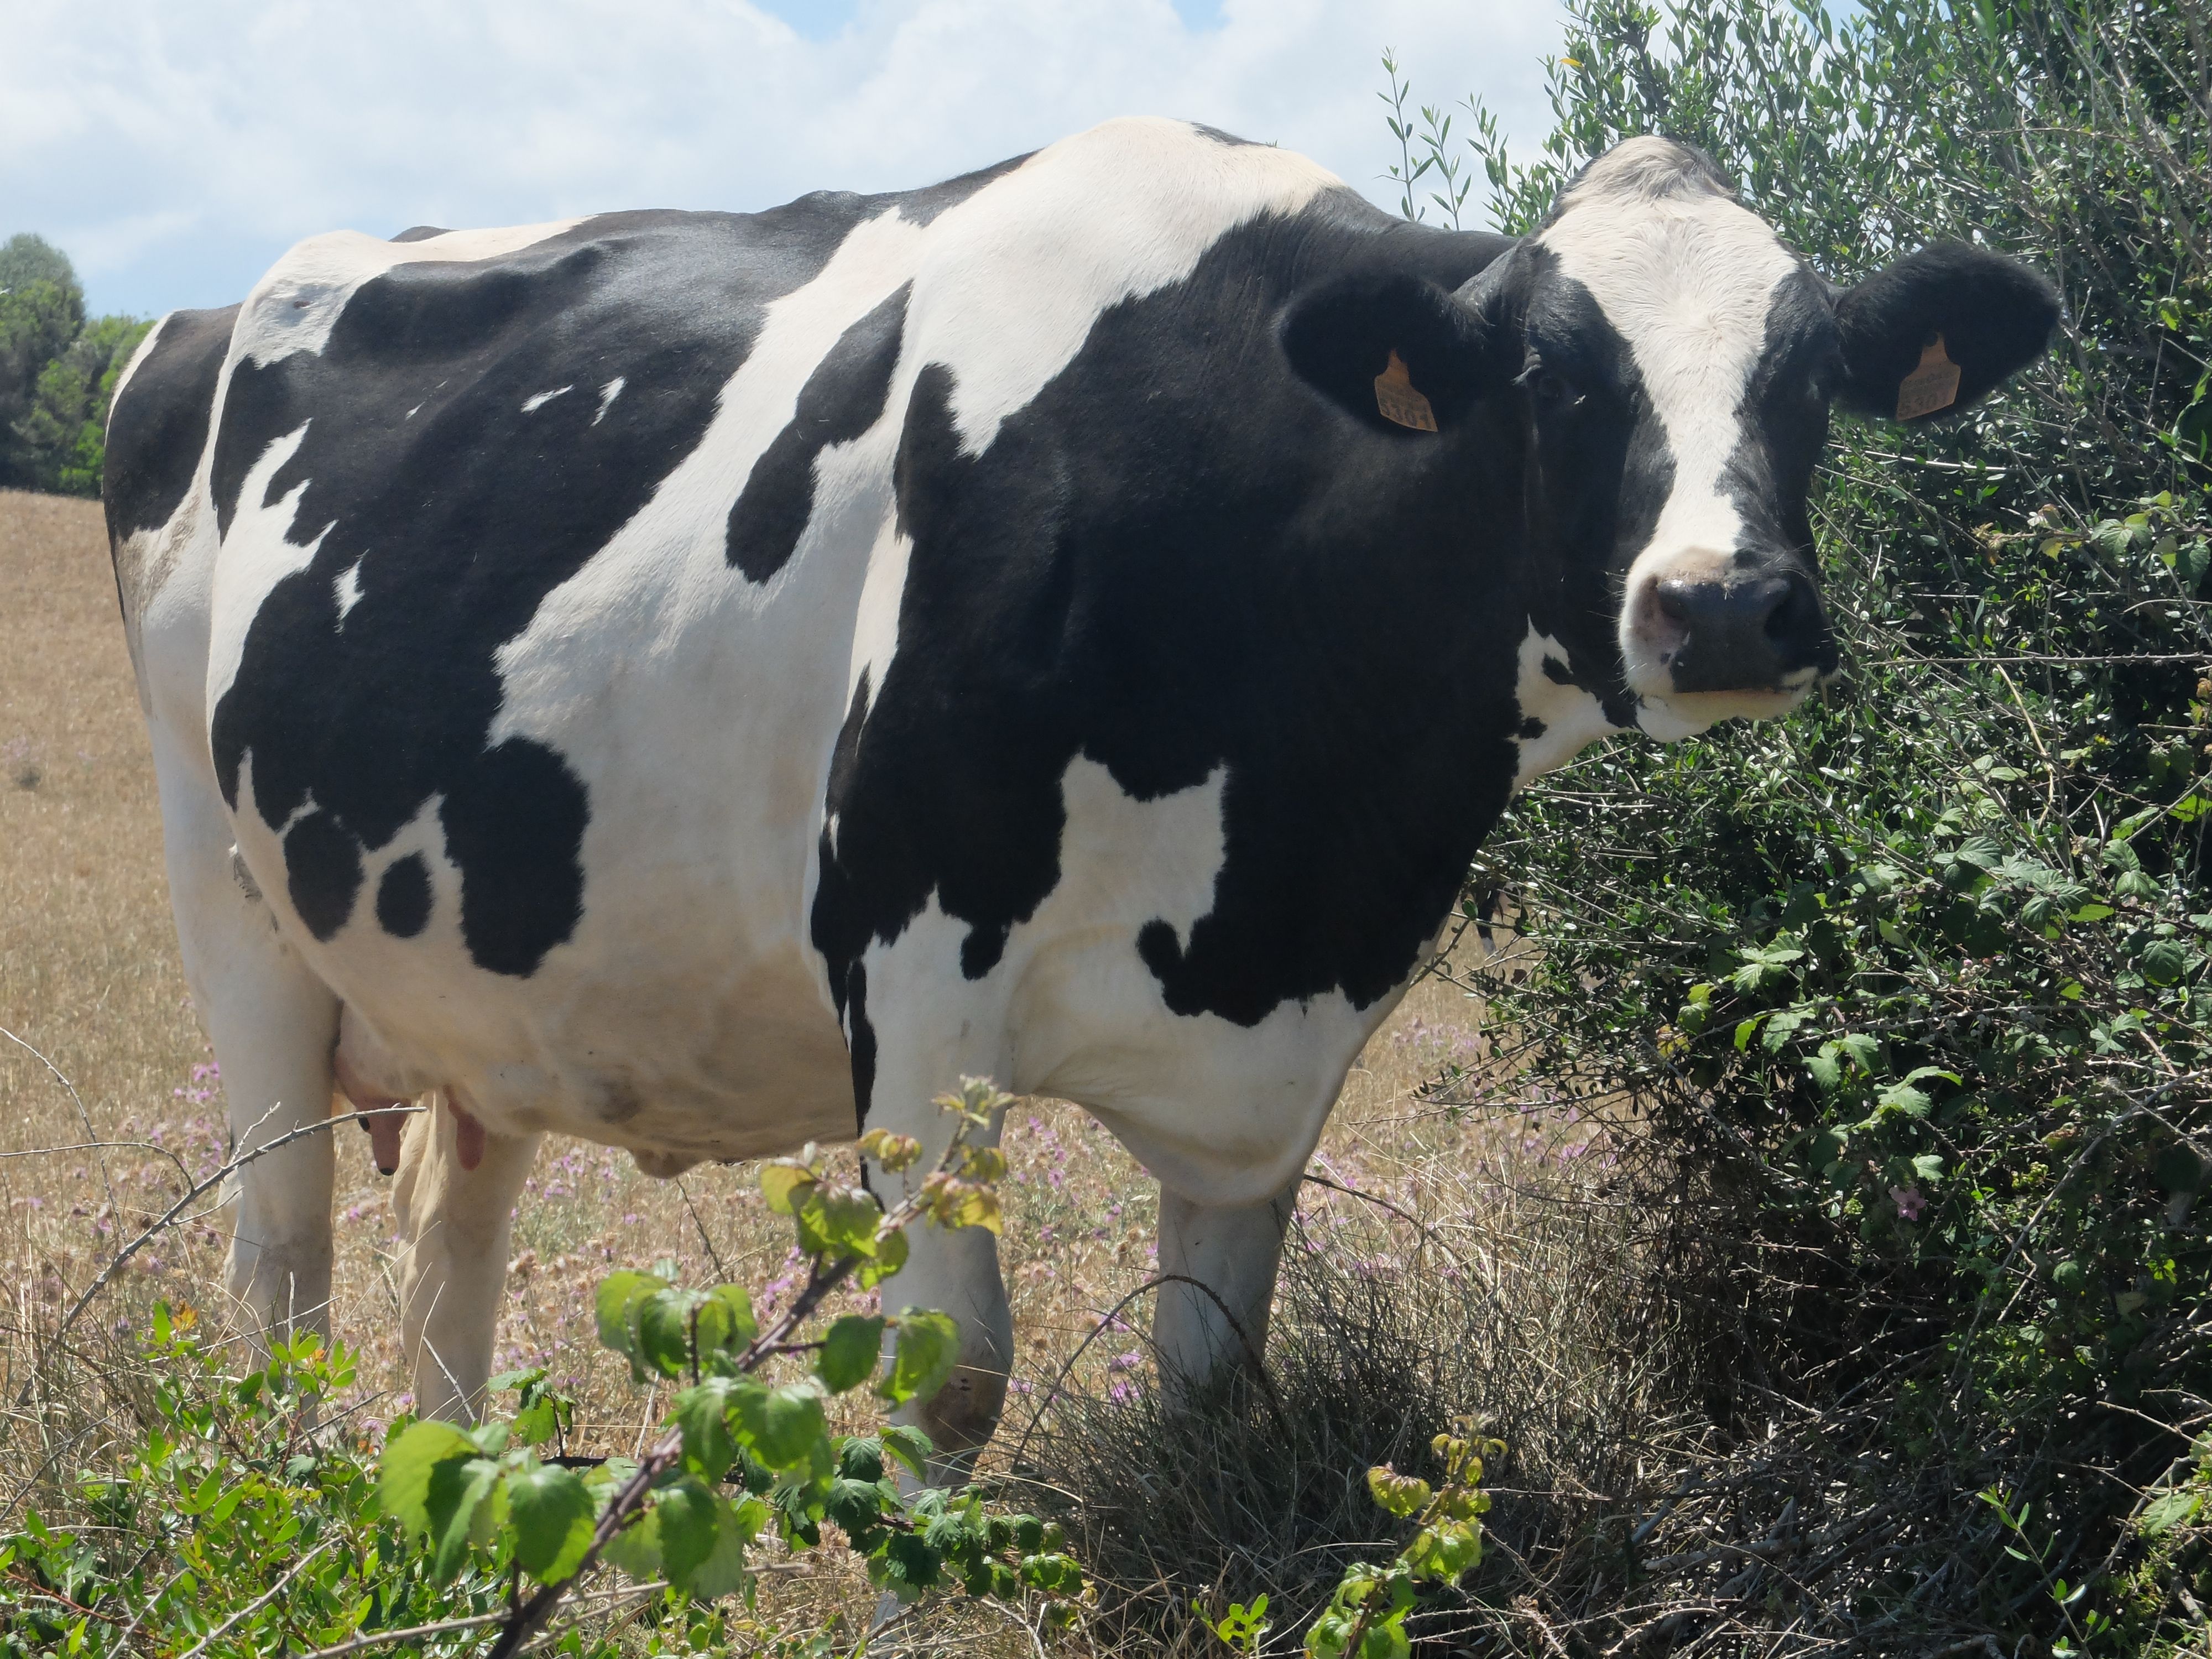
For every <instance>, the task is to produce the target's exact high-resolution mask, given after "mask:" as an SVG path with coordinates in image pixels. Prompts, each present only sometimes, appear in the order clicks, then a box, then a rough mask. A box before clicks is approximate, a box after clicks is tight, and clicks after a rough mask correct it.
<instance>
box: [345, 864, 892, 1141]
mask: <svg viewBox="0 0 2212 1659" xmlns="http://www.w3.org/2000/svg"><path fill="white" fill-rule="evenodd" d="M691 896H693V897H694V898H695V899H696V900H698V901H699V908H698V909H697V910H696V913H695V915H696V919H697V920H699V921H704V922H711V921H733V920H734V918H733V917H732V916H731V915H729V914H728V913H727V911H726V910H723V911H722V912H720V914H718V912H717V908H716V907H715V906H714V904H713V902H712V898H713V896H712V894H711V893H709V892H707V891H704V890H700V891H696V892H694V893H693V894H692V895H691ZM642 920H643V919H642V918H640V917H629V918H624V919H623V920H622V921H609V922H607V923H606V924H605V925H604V926H601V927H595V928H593V929H592V930H591V933H590V934H589V936H588V937H586V938H580V939H579V942H578V945H577V946H576V947H575V949H574V951H570V952H568V953H567V954H568V959H567V960H565V961H563V962H562V963H558V964H554V963H549V964H548V966H547V968H546V969H543V970H541V971H540V972H539V973H538V975H535V976H533V977H532V979H531V980H529V981H522V982H515V983H510V984H494V985H487V984H485V983H484V978H485V976H484V975H482V973H481V972H480V971H478V970H476V969H470V968H462V969H460V971H459V972H458V973H441V972H440V971H438V970H437V969H433V968H430V967H429V966H428V964H427V963H425V962H423V961H422V960H420V959H419V958H418V959H417V960H416V961H415V962H414V963H410V964H408V966H409V968H410V969H411V971H409V972H406V973H404V974H386V973H380V972H378V971H376V964H374V963H373V961H372V960H371V957H372V954H373V953H368V952H362V953H359V954H358V955H357V956H349V957H347V958H345V959H343V960H341V961H340V962H339V963H337V964H336V965H335V971H333V972H332V973H331V975H330V976H331V979H332V980H333V981H334V984H335V987H336V988H337V989H338V990H339V992H340V994H342V995H343V996H344V997H345V999H346V1002H347V1007H348V1025H347V1035H346V1037H345V1040H344V1042H345V1046H346V1047H347V1048H349V1049H350V1048H360V1049H361V1051H362V1058H365V1059H366V1060H367V1064H368V1066H369V1067H370V1068H371V1070H372V1071H373V1072H378V1073H381V1075H382V1077H383V1078H384V1079H385V1082H386V1086H390V1087H391V1091H392V1092H393V1093H411V1092H414V1091H416V1090H418V1089H420V1088H422V1087H425V1086H428V1085H444V1086H447V1087H449V1088H451V1089H453V1091H455V1092H456V1094H457V1095H458V1097H459V1098H460V1100H461V1101H462V1102H463V1103H465V1105H466V1106H467V1107H468V1108H469V1109H470V1110H471V1112H472V1113H473V1114H474V1115H476V1116H477V1118H479V1119H480V1120H481V1121H483V1123H484V1124H485V1126H486V1127H489V1128H490V1129H492V1130H494V1131H495V1132H499V1133H540V1132H549V1131H550V1132H552V1133H561V1134H568V1135H574V1136H577V1137H579V1138H581V1139H587V1140H592V1141H597V1142H599V1143H601V1144H603V1145H608V1146H623V1147H627V1148H629V1150H631V1151H633V1152H638V1153H641V1154H645V1155H648V1157H649V1158H659V1159H660V1160H663V1161H666V1160H675V1161H680V1162H687V1163H688V1162H696V1161H698V1160H701V1159H706V1158H754V1157H762V1156H767V1155H770V1154H774V1153H777V1152H788V1151H792V1150H794V1149H795V1148H797V1147H798V1146H801V1145H803V1144H804V1143H805V1142H806V1141H808V1140H812V1139H824V1140H834V1139H846V1138H848V1137H849V1136H850V1135H851V1134H852V1133H854V1103H853V1089H852V1081H851V1071H850V1062H849V1060H848V1054H847V1050H846V1046H845V1042H844V1037H843V1035H842V1032H841V1031H840V1030H839V1029H838V1025H837V1023H836V1018H835V1016H834V1014H833V1013H832V1012H830V1010H829V1008H828V1006H826V1003H825V1000H824V999H823V995H822V993H821V990H820V987H819V985H818V983H817V981H816V979H815V977H814V976H813V975H811V974H810V973H809V972H808V971H807V970H806V964H805V962H804V961H803V960H800V959H799V958H798V957H796V955H795V953H784V955H783V959H782V960H776V959H775V958H774V957H770V956H769V955H766V954H761V953H750V952H744V953H741V952H739V951H734V950H732V951H726V952H724V953H722V954H720V955H719V956H717V955H715V954H714V953H712V952H710V951H704V950H693V951H688V952H686V951H671V950H670V949H669V948H668V940H667V939H666V938H665V935H662V934H660V933H658V932H657V931H656V930H654V929H652V928H650V927H639V926H635V925H634V924H635V923H636V922H637V921H642ZM626 923H627V924H632V925H625V924H626ZM724 937H725V938H728V937H730V935H728V934H725V935H724ZM356 1021H358V1022H360V1023H361V1024H362V1025H363V1026H365V1027H366V1028H367V1031H368V1033H369V1034H373V1035H370V1036H368V1037H367V1038H366V1040H364V1039H363V1038H362V1037H357V1036H356V1034H355V1030H354V1022H356ZM360 1067H361V1059H360V1058H357V1059H356V1070H358V1069H360Z"/></svg>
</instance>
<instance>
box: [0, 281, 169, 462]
mask: <svg viewBox="0 0 2212 1659" xmlns="http://www.w3.org/2000/svg"><path fill="white" fill-rule="evenodd" d="M152 327H153V324H151V323H150V322H142V321H141V320H139V319H137V318H136V317H97V318H94V319H93V320H92V321H90V322H88V323H87V324H86V325H84V328H83V329H82V331H81V332H79V334H78V335H77V337H76V339H74V340H72V341H71V342H70V343H69V345H68V347H67V348H66V349H64V351H63V352H62V353H61V355H60V356H58V357H56V358H55V359H54V360H53V361H52V362H50V363H48V364H47V365H46V368H43V369H41V370H40V372H39V379H38V382H37V384H36V386H33V389H32V396H31V406H30V408H29V409H28V410H27V411H26V412H25V413H24V414H23V416H21V418H20V419H18V420H17V421H16V422H15V424H14V426H13V428H11V430H10V437H11V439H12V442H11V444H10V446H9V447H10V449H11V451H12V453H13V454H14V457H15V462H16V471H17V474H18V476H19V477H20V479H21V482H23V483H27V485H28V486H29V487H30V488H31V489H48V490H54V491H57V492H58V493H60V494H62V495H98V494H99V493H100V466H101V464H102V462H103V461H104V460H105V459H106V429H107V406H108V404H109V403H110V402H111V401H112V399H113V398H114V396H115V386H116V382H117V381H118V380H121V379H122V378H123V370H124V368H125V366H126V365H128V364H129V362H131V354H132V353H133V352H135V351H136V350H137V349H138V343H139V342H140V341H142V340H143V339H144V338H145V337H146V332H147V331H148V330H149V329H150V328H152Z"/></svg>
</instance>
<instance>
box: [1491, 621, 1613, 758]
mask: <svg viewBox="0 0 2212 1659" xmlns="http://www.w3.org/2000/svg"><path fill="white" fill-rule="evenodd" d="M1547 657H1548V658H1550V659H1553V661H1555V662H1557V663H1558V664H1559V665H1560V666H1561V667H1562V668H1564V667H1565V666H1566V665H1567V663H1568V661H1569V658H1568V656H1567V647H1565V646H1564V645H1561V644H1560V643H1559V641H1557V640H1555V639H1553V638H1552V637H1551V636H1550V635H1548V634H1545V633H1541V632H1540V631H1539V630H1538V629H1537V628H1536V625H1535V624H1534V623H1530V624H1529V625H1528V632H1527V633H1526V634H1524V635H1522V638H1521V657H1520V672H1519V676H1518V678H1516V681H1515V682H1514V690H1513V696H1514V700H1515V701H1516V702H1518V703H1519V704H1520V705H1521V714H1522V719H1524V720H1527V719H1532V718H1533V719H1535V720H1541V721H1543V723H1544V729H1543V731H1542V732H1540V733H1539V734H1538V735H1536V736H1535V737H1533V738H1515V739H1514V748H1515V749H1516V751H1517V752H1518V753H1519V756H1520V764H1519V766H1518V768H1517V769H1516V771H1515V773H1514V776H1513V787H1514V789H1515V791H1516V793H1517V792H1519V791H1520V790H1522V789H1525V788H1527V787H1528V785H1529V784H1530V783H1532V782H1533V781H1535V779H1537V778H1538V777H1540V776H1541V775H1543V774H1544V773H1546V772H1549V771H1551V770H1553V769H1554V768H1556V767H1561V766H1565V764H1566V763H1568V762H1569V761H1571V760H1572V759H1573V758H1574V757H1576V756H1577V755H1579V754H1580V753H1582V751H1583V750H1584V749H1587V748H1588V747H1589V745H1590V744H1593V743H1595V742H1596V741H1597V740H1598V739H1599V738H1603V737H1607V736H1610V735H1611V734H1612V733H1613V732H1617V731H1619V730H1620V727H1619V726H1615V725H1613V722H1612V721H1610V720H1607V719H1606V717H1605V709H1604V708H1603V706H1602V705H1601V704H1600V703H1599V702H1598V700H1597V699H1596V698H1595V696H1591V695H1590V694H1589V692H1587V691H1585V690H1583V689H1582V687H1580V686H1579V685H1562V684H1559V681H1557V680H1555V679H1553V678H1552V677H1551V676H1550V675H1548V674H1547V673H1546V672H1545V671H1544V659H1546V658H1547Z"/></svg>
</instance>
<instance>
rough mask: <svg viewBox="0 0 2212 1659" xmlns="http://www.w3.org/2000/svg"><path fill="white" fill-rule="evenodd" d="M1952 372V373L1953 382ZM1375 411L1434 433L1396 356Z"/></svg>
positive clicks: (1428, 412) (1380, 384)
mask: <svg viewBox="0 0 2212 1659" xmlns="http://www.w3.org/2000/svg"><path fill="white" fill-rule="evenodd" d="M1955 374H1956V371H1954V378H1955ZM1375 407H1376V409H1377V410H1381V411H1382V415H1383V419H1384V420H1386V421H1395V422H1397V423H1398V424H1399V425H1400V426H1409V427H1411V428H1413V430H1414V431H1416V432H1434V431H1435V430H1436V429H1437V412H1436V410H1433V409H1431V408H1430V407H1429V400H1428V399H1427V398H1424V397H1423V396H1421V394H1420V393H1419V392H1416V391H1414V390H1413V376H1412V375H1410V374H1407V372H1406V360H1405V359H1404V358H1403V357H1401V356H1399V355H1398V354H1397V353H1396V352H1395V351H1394V352H1392V353H1391V354H1390V366H1389V368H1386V369H1384V370H1383V372H1382V373H1381V374H1377V375H1376V377H1375Z"/></svg>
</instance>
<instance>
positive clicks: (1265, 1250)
mask: <svg viewBox="0 0 2212 1659" xmlns="http://www.w3.org/2000/svg"><path fill="white" fill-rule="evenodd" d="M1297 1193H1298V1185H1297V1180H1295V1179H1294V1180H1293V1181H1292V1182H1291V1184H1290V1186H1289V1187H1288V1188H1285V1189H1284V1190H1283V1191H1282V1192H1279V1193H1278V1194H1276V1195H1275V1196H1274V1197H1273V1198H1272V1199H1268V1200H1264V1201H1262V1202H1261V1203H1258V1204H1243V1205H1225V1204H1206V1203H1201V1202H1200V1201H1199V1200H1194V1199H1191V1198H1187V1197H1185V1196H1183V1195H1182V1194H1180V1193H1176V1192H1171V1191H1170V1190H1169V1189H1168V1188H1165V1187H1163V1188H1161V1189H1160V1272H1161V1273H1173V1274H1176V1275H1177V1276H1178V1277H1180V1278H1182V1279H1195V1280H1197V1281H1198V1285H1204V1286H1206V1289H1205V1290H1200V1289H1199V1288H1198V1285H1189V1284H1167V1285H1161V1286H1160V1291H1159V1301H1158V1304H1157V1306H1156V1308H1155V1310H1154V1312H1153V1316H1152V1341H1153V1343H1154V1346H1156V1348H1157V1349H1158V1354H1159V1364H1160V1380H1161V1383H1162V1384H1163V1386H1164V1387H1165V1388H1166V1389H1167V1390H1168V1393H1169V1395H1170V1397H1176V1396H1182V1395H1188V1392H1189V1390H1190V1389H1192V1388H1194V1386H1197V1385H1199V1384H1201V1383H1204V1382H1205V1381H1206V1379H1207V1378H1209V1377H1211V1376H1213V1374H1214V1373H1215V1372H1216V1371H1217V1370H1220V1369H1221V1368H1222V1367H1224V1366H1225V1365H1237V1364H1244V1365H1257V1364H1259V1363H1260V1360H1261V1357H1262V1356H1263V1355H1264V1354H1265V1353H1266V1352H1267V1314H1268V1310H1269V1309H1270V1308H1271V1307H1272V1306H1273V1303H1274V1299H1275V1269H1276V1267H1278V1265H1279V1263H1280V1262H1281V1261H1282V1255H1283V1237H1284V1235H1285V1232H1286V1231H1288V1229H1289V1227H1290V1224H1291V1209H1292V1206H1294V1205H1295V1204H1296V1202H1297ZM1207 1291H1211V1292H1212V1294H1211V1295H1208V1294H1207Z"/></svg>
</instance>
